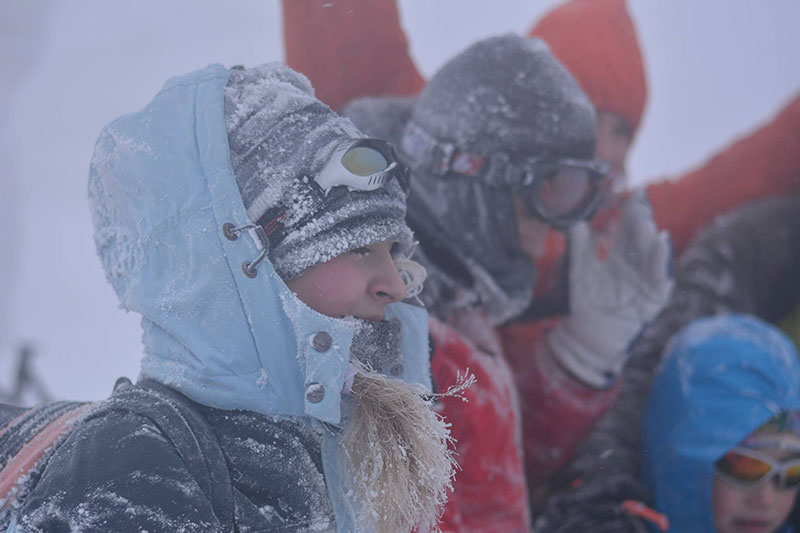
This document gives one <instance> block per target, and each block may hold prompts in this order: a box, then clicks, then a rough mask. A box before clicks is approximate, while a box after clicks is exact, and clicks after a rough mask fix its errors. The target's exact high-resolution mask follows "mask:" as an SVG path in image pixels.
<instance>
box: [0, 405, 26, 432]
mask: <svg viewBox="0 0 800 533" xmlns="http://www.w3.org/2000/svg"><path fill="white" fill-rule="evenodd" d="M24 412H25V408H24V407H17V406H16V405H9V404H7V403H2V402H0V432H2V431H3V429H4V428H5V426H6V424H8V423H9V422H11V421H12V420H14V419H15V418H17V417H18V416H19V415H21V414H22V413H24Z"/></svg>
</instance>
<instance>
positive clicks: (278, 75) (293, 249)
mask: <svg viewBox="0 0 800 533" xmlns="http://www.w3.org/2000/svg"><path fill="white" fill-rule="evenodd" d="M225 115H226V128H227V132H228V144H229V146H230V151H231V162H232V164H233V169H234V173H235V175H236V180H237V184H238V186H239V190H240V192H241V195H242V200H243V202H244V205H245V208H246V209H247V214H248V217H249V218H250V220H251V221H253V222H260V223H262V224H268V223H269V222H270V220H278V221H279V222H280V225H281V226H282V227H283V228H285V230H286V232H287V234H286V236H285V237H282V234H281V232H280V231H279V232H278V233H274V234H273V233H272V232H271V231H270V232H269V233H270V237H271V239H272V240H271V242H270V259H271V260H272V262H273V266H274V267H275V269H276V271H277V272H278V273H279V274H280V275H281V277H283V278H284V279H286V278H288V277H293V276H296V275H297V274H299V273H300V272H302V271H303V270H305V269H306V268H308V267H309V266H312V265H314V264H317V263H320V262H324V261H327V260H329V259H332V258H333V257H335V256H337V255H339V254H341V253H343V252H345V251H347V250H350V249H352V248H356V247H359V246H363V245H365V244H370V243H374V242H378V241H383V240H392V241H404V242H405V241H408V242H410V241H411V236H410V232H409V231H408V230H407V228H405V224H404V222H403V218H404V216H405V200H404V194H403V192H402V191H401V190H400V188H399V187H398V186H397V184H396V183H395V184H393V185H390V186H389V187H384V188H381V189H379V190H377V191H372V192H360V191H345V190H338V191H337V193H334V194H324V193H323V192H322V191H321V189H320V188H319V187H316V186H315V184H314V183H313V180H314V176H315V175H316V174H317V173H318V172H319V171H320V169H321V168H322V166H323V165H324V164H325V163H326V162H327V160H328V159H329V157H330V156H331V154H332V153H333V151H334V149H335V148H336V147H337V146H338V145H339V144H341V143H342V142H346V141H349V140H352V139H355V138H362V137H364V135H363V134H362V133H361V132H359V131H358V130H357V129H356V128H355V127H354V126H353V124H352V123H351V122H350V121H349V120H348V119H346V118H343V117H341V116H339V115H337V114H336V113H334V112H333V111H332V110H331V109H329V108H328V107H327V106H326V105H324V104H323V103H322V102H320V101H318V100H316V99H315V98H314V97H313V91H312V89H311V86H310V85H309V83H308V80H307V79H306V78H305V77H303V76H302V75H300V74H297V73H294V72H292V71H290V70H288V69H286V68H284V67H282V66H280V65H278V64H269V65H264V66H261V67H256V68H253V69H243V68H235V69H232V70H231V71H230V79H229V81H228V85H227V86H226V88H225ZM340 189H344V188H343V187H342V188H340ZM265 214H266V215H268V218H269V220H265V221H260V219H261V218H262V217H263V216H264V215H265ZM356 219H357V224H358V231H357V232H355V231H347V230H345V229H342V228H340V227H338V226H339V225H341V224H346V223H347V222H348V221H351V222H353V221H354V220H356Z"/></svg>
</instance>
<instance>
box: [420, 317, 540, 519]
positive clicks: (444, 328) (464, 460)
mask: <svg viewBox="0 0 800 533" xmlns="http://www.w3.org/2000/svg"><path fill="white" fill-rule="evenodd" d="M468 314H469V315H470V316H469V318H468V319H467V320H469V326H468V327H469V330H470V332H471V334H470V337H471V338H472V339H475V340H470V339H468V338H467V337H466V336H465V335H463V334H461V333H459V331H458V330H456V329H455V327H453V326H451V325H447V324H443V323H442V322H440V321H438V320H436V319H431V320H430V333H431V337H432V341H433V346H434V352H433V358H432V359H431V372H432V374H433V382H434V387H435V389H436V390H437V391H439V392H443V391H446V390H447V389H448V388H449V387H451V386H453V385H455V384H456V381H457V377H458V375H462V376H463V375H464V373H465V372H466V371H467V370H468V371H469V372H471V373H473V374H474V375H475V377H476V378H477V381H476V382H475V384H474V385H472V386H471V387H470V388H469V389H467V391H466V393H465V394H464V400H466V401H464V400H462V399H461V398H454V397H445V398H442V400H441V403H440V404H439V409H440V413H441V414H442V415H444V417H445V419H446V420H447V422H448V423H449V424H450V426H451V428H450V431H451V435H452V436H453V438H454V439H455V441H456V453H457V456H456V459H457V460H458V463H459V465H460V467H461V470H460V471H459V472H458V473H457V474H456V479H455V483H454V490H453V492H452V493H451V494H450V495H449V499H448V502H447V506H446V507H445V511H444V516H443V519H442V524H441V526H442V531H443V532H445V533H446V532H475V533H485V532H490V531H498V532H501V531H502V532H516V531H528V530H529V529H530V516H529V511H528V493H527V490H526V485H525V477H524V475H523V467H522V451H521V449H520V440H521V427H520V426H521V422H520V413H519V409H518V401H517V397H516V391H515V389H514V386H513V379H512V377H511V370H510V369H509V367H508V364H507V363H506V361H505V359H504V358H503V357H502V355H501V354H500V350H501V347H500V341H499V338H498V336H497V331H496V330H495V329H494V328H492V327H491V326H489V324H488V322H487V321H486V320H485V318H483V317H482V316H481V315H478V314H477V313H474V312H472V313H469V312H468ZM459 327H460V328H465V327H466V325H465V324H464V322H463V320H462V323H461V324H460V325H459Z"/></svg>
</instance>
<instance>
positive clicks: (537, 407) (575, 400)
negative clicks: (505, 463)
mask: <svg viewBox="0 0 800 533" xmlns="http://www.w3.org/2000/svg"><path fill="white" fill-rule="evenodd" d="M557 322H558V320H550V321H546V322H536V323H522V324H516V325H512V326H507V327H505V328H503V329H502V330H501V335H502V340H503V349H504V351H505V355H506V358H507V360H508V363H509V366H510V367H511V371H512V373H513V375H514V380H515V382H516V387H517V391H518V393H519V401H520V412H521V413H522V442H523V449H524V452H525V470H526V477H527V480H528V488H529V490H530V492H531V494H532V495H533V497H534V499H536V497H537V492H538V490H539V489H541V488H542V487H543V485H544V483H545V482H546V481H547V480H548V479H549V477H550V476H551V475H552V474H553V473H554V472H555V471H556V470H558V469H559V468H561V467H562V466H564V465H565V464H566V463H567V462H568V461H569V460H570V459H571V457H572V455H573V454H574V452H575V448H576V446H577V445H578V443H579V442H580V441H581V440H582V439H583V438H584V437H585V436H586V435H588V434H589V432H590V431H591V429H592V427H593V426H594V423H595V421H596V420H597V419H598V418H599V417H600V415H602V414H603V413H604V412H605V411H606V410H607V409H608V408H609V407H611V405H612V403H613V402H614V399H615V398H616V393H617V389H616V387H612V388H610V389H604V390H597V389H593V388H590V387H587V386H585V385H583V384H582V383H580V382H579V381H578V380H577V379H575V378H574V377H572V376H571V375H570V374H569V373H567V372H566V371H565V370H563V369H562V368H561V367H560V366H559V365H558V363H557V362H556V361H555V359H553V357H552V355H551V353H550V349H549V348H548V346H547V343H546V341H545V338H546V336H547V334H548V333H549V332H550V330H551V329H552V328H553V327H554V326H555V324H556V323H557Z"/></svg>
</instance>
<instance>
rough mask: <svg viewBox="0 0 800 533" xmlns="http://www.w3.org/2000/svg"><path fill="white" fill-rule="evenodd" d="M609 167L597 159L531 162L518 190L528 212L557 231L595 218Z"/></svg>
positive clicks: (526, 168) (525, 170)
mask: <svg viewBox="0 0 800 533" xmlns="http://www.w3.org/2000/svg"><path fill="white" fill-rule="evenodd" d="M607 172H608V165H607V164H606V163H604V162H601V161H596V160H579V159H559V160H554V161H545V160H528V161H527V162H526V163H525V165H524V174H523V177H522V179H521V183H520V184H519V185H517V186H516V187H515V188H514V189H515V193H516V195H517V196H518V197H519V198H520V199H521V200H522V203H523V204H524V205H525V207H526V208H527V210H528V212H529V213H530V214H531V215H533V216H535V217H537V218H539V219H541V220H543V221H545V222H547V223H548V224H550V225H551V226H554V227H556V228H567V227H569V226H571V225H573V224H575V223H576V222H579V221H581V220H586V219H588V218H589V217H591V216H592V215H593V214H594V212H595V211H596V210H597V207H598V206H599V205H600V202H601V200H602V198H603V194H604V192H605V191H606V186H607V180H606V174H607Z"/></svg>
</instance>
